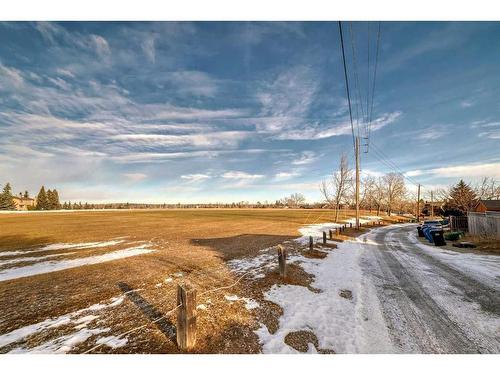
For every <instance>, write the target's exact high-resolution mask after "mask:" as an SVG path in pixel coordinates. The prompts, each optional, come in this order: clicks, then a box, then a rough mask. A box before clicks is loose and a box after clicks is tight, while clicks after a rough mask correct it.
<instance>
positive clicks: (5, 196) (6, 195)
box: [0, 182, 16, 210]
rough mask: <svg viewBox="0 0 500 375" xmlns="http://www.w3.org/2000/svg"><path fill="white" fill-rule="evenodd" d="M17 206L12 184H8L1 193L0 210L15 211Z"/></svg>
mask: <svg viewBox="0 0 500 375" xmlns="http://www.w3.org/2000/svg"><path fill="white" fill-rule="evenodd" d="M15 209H16V205H15V204H14V200H13V199H12V188H11V187H10V183H8V182H7V183H6V184H5V186H4V187H3V190H2V192H1V193H0V210H15Z"/></svg>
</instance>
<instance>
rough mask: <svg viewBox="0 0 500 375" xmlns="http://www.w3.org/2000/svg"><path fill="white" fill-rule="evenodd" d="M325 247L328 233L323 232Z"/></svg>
mask: <svg viewBox="0 0 500 375" xmlns="http://www.w3.org/2000/svg"><path fill="white" fill-rule="evenodd" d="M323 245H326V232H323Z"/></svg>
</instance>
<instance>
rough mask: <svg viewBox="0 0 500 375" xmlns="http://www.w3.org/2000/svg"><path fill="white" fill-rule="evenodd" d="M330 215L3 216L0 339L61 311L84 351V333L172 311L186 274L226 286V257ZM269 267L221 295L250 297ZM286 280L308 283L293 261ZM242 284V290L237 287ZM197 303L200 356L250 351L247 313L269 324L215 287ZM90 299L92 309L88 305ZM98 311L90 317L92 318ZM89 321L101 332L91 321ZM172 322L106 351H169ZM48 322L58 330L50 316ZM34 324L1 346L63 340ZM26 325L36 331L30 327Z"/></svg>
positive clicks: (254, 347) (255, 250) (229, 278)
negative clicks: (179, 283) (75, 330)
mask: <svg viewBox="0 0 500 375" xmlns="http://www.w3.org/2000/svg"><path fill="white" fill-rule="evenodd" d="M364 214H366V215H369V213H364ZM332 215H333V213H332V211H328V210H279V209H265V210H263V209H256V210H250V209H249V210H244V209H241V210H240V209H238V210H237V209H234V210H218V209H200V210H157V211H152V210H144V211H142V210H136V211H96V212H88V211H87V212H68V213H65V212H55V213H49V212H44V213H33V214H22V215H17V214H6V215H2V216H0V227H1V234H0V301H1V306H0V307H1V310H2V318H1V319H0V335H2V334H6V333H9V332H12V331H14V330H16V329H20V328H22V327H26V326H30V325H35V324H37V323H40V322H44V321H46V320H47V319H49V318H52V319H54V318H56V317H59V318H60V317H65V318H64V319H65V320H64V319H63V320H64V321H68V317H67V315H68V314H70V317H69V320H70V321H72V322H74V323H75V324H76V323H79V325H76V327H79V328H80V331H79V332H80V333H81V335H83V336H82V337H80V342H81V345H79V346H78V345H76V346H77V349H75V350H76V351H77V352H82V351H85V349H87V348H88V347H90V346H91V344H93V343H95V340H94V341H92V340H87V341H85V340H83V339H84V338H85V337H87V336H92V335H94V334H98V333H104V332H106V334H107V335H110V334H111V335H115V334H118V333H121V332H125V331H126V330H127V329H130V328H134V327H135V326H139V325H142V324H145V323H148V322H149V321H151V320H155V319H156V318H158V317H161V316H162V314H164V313H165V312H167V311H169V310H170V309H172V308H173V307H174V306H175V301H176V297H175V296H176V294H175V293H176V282H177V281H183V280H186V279H187V280H189V281H190V282H192V283H193V284H194V285H195V286H196V287H197V289H198V290H199V291H200V292H203V291H206V290H209V289H211V288H214V287H219V286H223V285H228V284H231V283H233V282H234V281H235V276H234V274H233V273H232V272H231V270H230V268H229V267H228V265H227V262H233V263H234V262H238V259H241V258H245V257H253V256H256V255H259V254H260V250H262V249H266V248H269V247H270V246H274V245H277V244H280V243H283V242H286V241H289V240H291V239H292V238H296V237H298V236H299V235H300V234H299V232H298V228H300V227H303V226H304V225H310V224H314V223H318V222H328V221H332ZM343 215H344V216H343V217H342V219H345V218H347V217H352V212H345V213H343ZM372 215H373V214H372ZM292 247H293V246H292ZM110 257H111V259H110ZM105 260H106V261H105ZM110 260H112V261H110ZM48 271H57V272H48ZM274 272H275V271H272V272H271V273H266V275H264V276H265V277H262V279H261V280H258V282H257V283H256V284H253V286H252V287H251V288H250V290H248V286H245V283H241V284H238V285H236V286H235V287H233V288H231V289H229V290H227V293H229V294H230V295H233V294H234V295H238V294H239V293H240V292H241V293H243V295H249V294H251V295H253V296H254V297H255V298H258V297H259V295H261V294H262V290H264V289H265V288H266V287H267V288H268V287H270V286H271V285H273V284H274V283H276V282H277V280H276V279H277V276H276V274H275V273H274ZM22 276H27V277H22ZM288 282H289V283H296V284H299V285H302V284H304V285H307V284H308V282H310V280H308V277H307V274H305V273H304V272H303V270H301V269H300V267H290V272H289V280H288ZM256 285H257V286H256ZM242 288H243V289H245V288H247V290H246V291H245V292H243V291H242V290H241V289H242ZM261 289H262V290H261ZM123 296H126V297H127V298H123ZM228 301H229V303H228ZM106 303H107V304H108V305H109V306H111V308H113V309H114V310H113V311H114V312H113V313H112V314H111V313H106V312H107V311H108V309H109V308H108V305H106ZM198 303H199V304H200V309H201V310H206V311H201V312H200V314H199V318H198V326H199V328H198V343H197V348H196V351H199V352H258V351H259V350H260V348H259V345H258V342H257V339H256V336H255V334H254V333H253V330H255V329H256V328H257V327H258V326H257V325H256V315H259V314H261V315H262V314H264V315H270V317H269V316H268V317H267V318H266V317H265V316H264V317H261V318H262V319H264V320H265V319H268V320H269V319H270V320H273V317H272V315H273V314H278V316H279V311H276V309H274V310H273V307H270V308H269V309H266V311H267V312H265V313H263V312H262V311H261V310H262V309H260V310H259V311H261V312H259V313H256V312H255V311H253V309H252V308H250V309H249V308H245V305H243V304H242V303H236V302H234V303H233V302H231V298H230V299H229V300H228V299H227V295H226V294H224V293H214V294H213V295H210V294H209V295H206V297H204V298H199V302H198ZM96 304H100V305H97V307H98V308H97V309H95V308H94V309H92V306H94V307H95V306H96ZM118 305H119V306H118ZM247 305H248V302H247ZM250 305H251V303H250ZM89 306H90V307H91V309H90V310H89V311H91V312H92V311H93V313H92V314H91V315H90V316H89V315H87V318H85V317H80V315H82V314H83V313H82V312H79V311H80V310H81V309H85V308H88V307H89ZM115 306H118V308H116V307H115ZM207 306H209V308H208V309H207ZM247 307H248V306H247ZM115 310H116V311H115ZM98 311H99V312H100V313H101V314H100V315H99V316H97V315H95V314H94V312H95V313H97V312H98ZM273 311H274V312H273ZM75 312H78V314H76V313H75ZM87 312H88V311H87ZM71 314H73V315H71ZM73 317H75V318H74V319H73ZM77 318H78V319H77ZM275 318H276V317H274V320H276V319H275ZM96 322H99V327H101V328H99V327H97V326H95V325H94V324H95V323H96ZM174 322H175V314H172V316H171V317H170V318H169V319H168V320H167V319H164V320H161V322H160V323H158V324H157V325H156V326H155V325H154V324H152V325H150V326H148V327H146V328H145V330H143V331H141V332H139V331H138V332H137V333H135V334H132V335H131V337H129V338H128V340H129V341H128V343H127V345H125V346H122V345H116V347H115V352H120V351H123V352H177V348H176V345H175V336H174V330H173V327H174ZM47 324H48V326H50V325H51V324H52V325H54V324H55V327H57V328H59V320H57V319H56V322H52V321H48V322H47V323H46V325H47ZM75 324H73V325H74V326H75ZM270 324H272V323H270ZM103 326H104V327H105V328H102V327H103ZM38 328H39V329H40V332H41V333H40V334H39V335H36V334H35V335H32V336H29V338H25V339H22V340H20V341H19V340H17V341H16V342H17V344H16V342H12V343H10V341H12V338H11V339H9V340H7V341H9V344H8V345H4V346H3V347H1V346H2V342H1V341H0V351H10V350H13V349H15V348H18V347H19V342H21V343H22V345H21V349H19V348H18V349H16V350H19V351H23V350H28V349H30V348H31V349H32V348H40V351H43V349H44V348H45V349H47V348H46V347H43V345H46V344H44V343H46V342H49V343H51V342H52V344H54V345H55V344H60V343H61V342H64V336H63V337H62V338H61V337H60V335H61V332H63V333H66V331H65V330H66V329H67V328H68V324H67V323H65V324H62V325H61V327H60V328H59V329H58V330H57V335H58V336H55V333H54V332H50V330H49V331H46V330H44V329H41V328H40V327H38ZM42 328H43V327H42ZM30 329H34V330H36V329H37V326H31V328H30ZM61 329H62V331H61ZM47 335H48V336H47ZM51 335H54V337H52V336H51ZM86 335H87V336H86ZM165 336H167V338H166V337H165ZM68 337H69V339H68V340H70V339H74V337H72V336H71V335H69V336H68ZM172 338H173V339H172ZM0 340H1V339H0ZM23 340H24V341H23ZM61 340H62V341H61ZM82 340H83V341H82ZM77 343H78V340H77ZM59 346H61V345H59ZM109 349H110V348H109V347H108V346H103V347H101V348H99V350H103V351H106V350H109ZM70 350H73V349H70ZM99 350H97V351H99Z"/></svg>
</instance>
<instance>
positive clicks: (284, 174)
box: [274, 171, 300, 180]
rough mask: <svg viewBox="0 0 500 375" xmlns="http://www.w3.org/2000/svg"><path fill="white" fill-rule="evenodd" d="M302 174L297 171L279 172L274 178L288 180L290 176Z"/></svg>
mask: <svg viewBox="0 0 500 375" xmlns="http://www.w3.org/2000/svg"><path fill="white" fill-rule="evenodd" d="M298 176H300V173H299V172H297V171H293V172H279V173H276V174H275V175H274V178H275V179H276V180H288V179H290V178H294V177H298Z"/></svg>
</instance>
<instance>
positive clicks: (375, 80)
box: [366, 22, 381, 152]
mask: <svg viewBox="0 0 500 375" xmlns="http://www.w3.org/2000/svg"><path fill="white" fill-rule="evenodd" d="M380 33H381V23H380V22H379V23H378V33H377V47H376V53H375V68H374V72H373V85H372V97H371V104H370V116H369V118H368V137H367V141H366V145H367V146H366V147H367V150H366V151H367V152H368V147H369V144H370V134H371V125H372V118H373V98H374V97H375V83H376V82H377V67H378V60H379V50H380Z"/></svg>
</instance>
